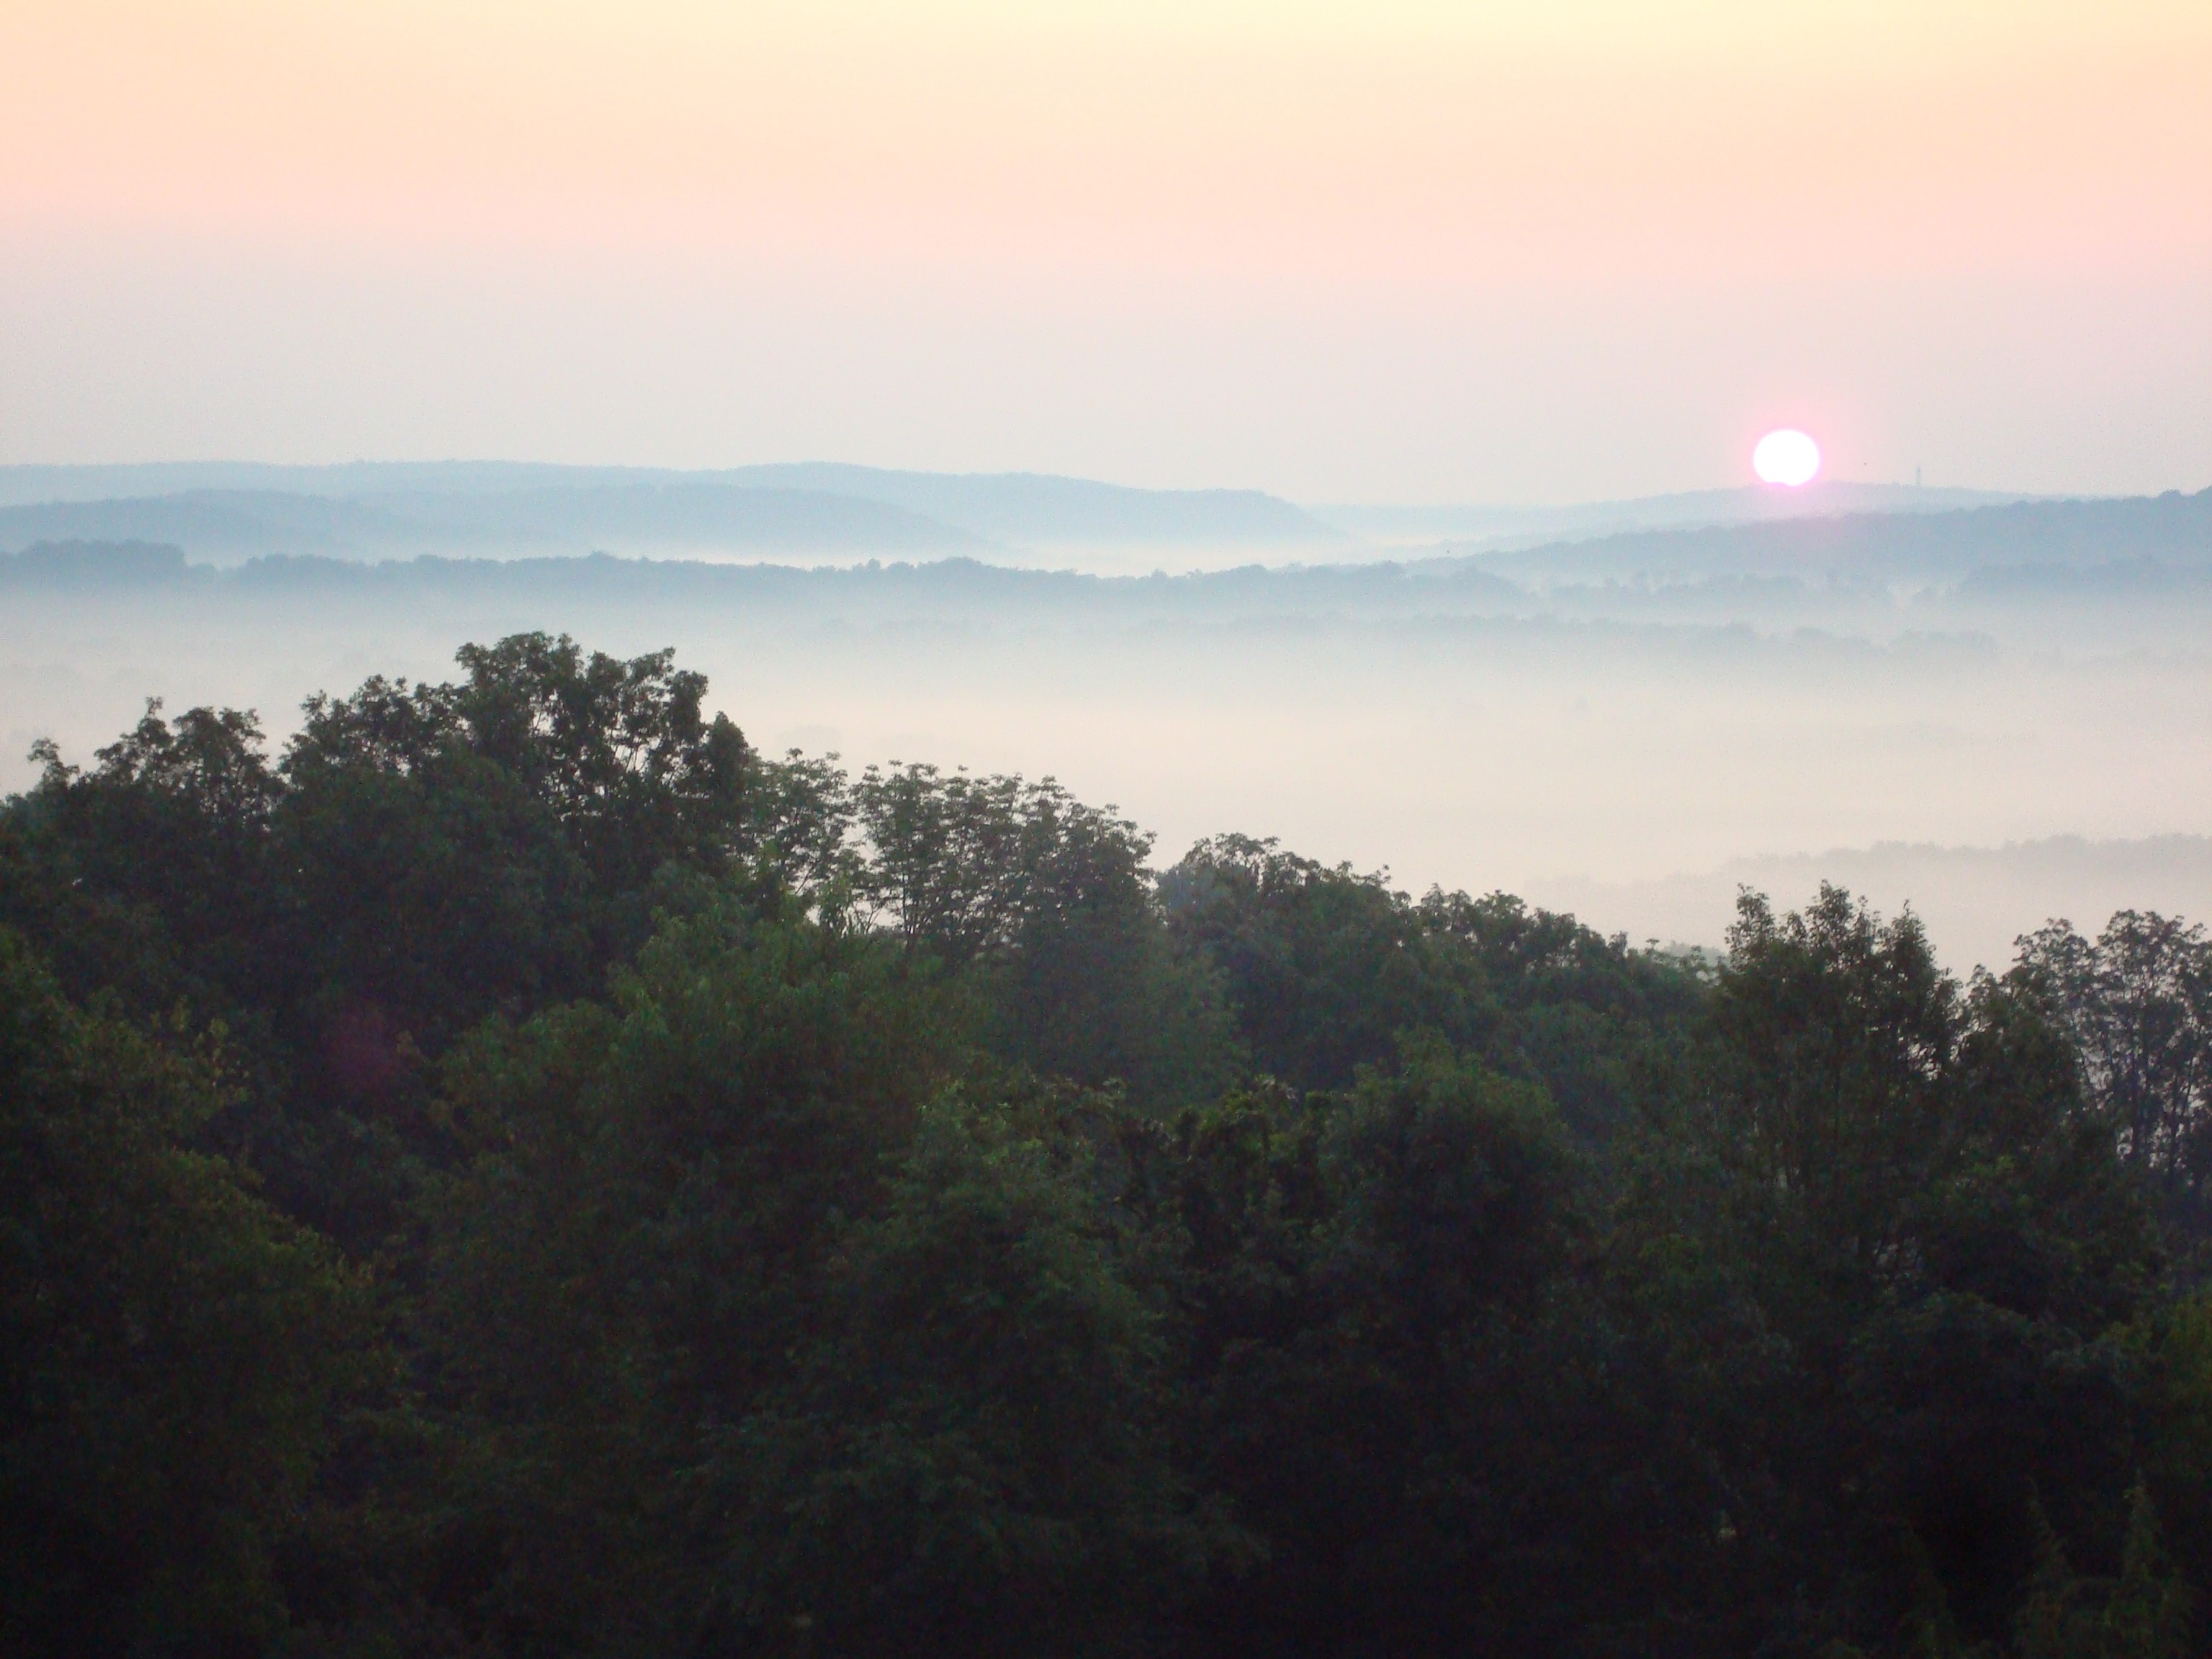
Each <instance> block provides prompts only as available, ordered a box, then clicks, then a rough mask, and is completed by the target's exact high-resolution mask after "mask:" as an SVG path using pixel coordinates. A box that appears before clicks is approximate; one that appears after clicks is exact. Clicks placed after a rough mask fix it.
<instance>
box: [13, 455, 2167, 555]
mask: <svg viewBox="0 0 2212 1659" xmlns="http://www.w3.org/2000/svg"><path fill="white" fill-rule="evenodd" d="M2001 505H2002V506H2009V507H2020V508H2023V509H2035V508H2040V507H2051V508H2067V509H2073V510H2075V518H2076V519H2081V520H2082V522H2085V523H2087V522H2089V521H2090V520H2092V519H2095V518H2096V513H2097V512H2098V510H2099V508H2100V504H2099V503H2095V502H2068V503H2058V502H2034V501H2029V500H2028V499H2027V498H2025V497H2021V496H2019V495H2006V494H2002V493H1999V492H1990V491H1978V490H1967V489H1916V488H1912V487H1911V486H1897V485H1876V484H1855V483H1826V484H1816V485H1814V486H1812V487H1810V488H1808V489H1802V490H1797V491H1782V490H1775V489H1763V488H1747V489H1717V490H1699V491H1692V492H1688V493H1686V494H1681V495H1662V496H1654V497H1650V498H1645V499H1642V500H1635V501H1601V502H1593V503H1586V504H1582V505H1577V506H1567V507H1472V506H1470V507H1449V506H1446V507H1417V506H1392V505H1387V504H1386V505H1372V504H1370V505H1364V506H1363V505H1339V506H1328V507H1300V506H1297V505H1295V504H1293V503H1291V502H1290V501H1285V500H1283V499H1282V498H1280V497H1279V496H1274V495H1267V494H1265V493H1263V492H1261V491H1258V490H1245V489H1132V488H1129V487H1127V486H1123V485H1118V484H1110V483H1099V482H1097V481H1095V480H1091V479H1085V478H1072V477H1056V476H1054V475H1050V474H1043V473H989V474H986V473H967V474H952V473H932V472H913V471H891V470H886V469H883V468H876V467H863V466H849V465H839V464H832V463H827V462H806V463H797V464H791V465H758V466H744V467H733V468H727V469H723V470H720V471H671V470H667V469H655V468H645V467H597V466H556V465H536V464H526V463H516V462H475V461H467V462H462V461H451V462H447V461H439V462H404V463H385V462H354V463H347V464H343V465H330V466H278V465H264V464H258V463H246V462H192V463H176V464H155V465H118V466H14V467H5V468H0V550H8V549H21V548H23V547H27V546H30V545H33V544H37V543H40V542H67V541H88V542H126V541H143V542H153V543H169V544H174V545H176V546H178V547H180V548H182V549H183V550H185V554H186V555H187V556H188V557H190V558H191V559H193V560H194V561H197V562H204V563H217V564H232V563H238V562H243V561H245V560H247V559H252V558H258V557H263V556H270V555H283V554H289V555H308V556H321V557H327V558H340V559H355V560H382V559H392V558H411V557H415V556H419V555H422V554H435V555H439V556H447V557H460V558H521V557H543V556H563V555H575V554H582V553H587V552H594V551H606V552H612V553H615V554H617V555H625V556H650V557H670V556H678V557H699V558H713V559H743V560H763V559H765V560H771V561H775V560H781V561H791V562H803V563H819V562H840V561H844V562H851V561H857V560H864V559H866V558H869V557H891V558H907V559H913V558H930V557H945V556H968V557H973V558H978V559H982V560H984V561H986V562H991V563H997V564H1009V565H1024V564H1026V565H1046V566H1051V567H1055V568H1081V569H1087V570H1091V571H1094V572H1097V573H1101V574H1143V573H1145V572H1146V571H1149V570H1150V569H1152V568H1154V566H1155V565H1165V566H1169V567H1172V568H1179V569H1192V568H1224V567H1225V566H1229V565H1234V564H1238V563H1245V562H1255V563H1269V564H1285V563H1301V564H1305V563H1340V562H1368V561H1373V560H1376V559H1385V558H1389V557H1394V556H1395V557H1403V556H1408V555H1412V554H1416V553H1419V554H1428V555H1431V556H1443V555H1447V554H1469V553H1475V554H1486V555H1502V554H1506V553H1511V552H1526V551H1528V550H1531V549H1534V548H1542V547H1550V546H1553V545H1555V544H1567V543H1574V544H1588V543H1593V542H1596V541H1598V540H1600V539H1601V538H1610V540H1611V543H1612V553H1609V554H1607V555H1603V556H1596V555H1594V556H1593V557H1595V558H1599V559H1600V560H1601V562H1600V563H1596V564H1592V565H1589V569H1590V570H1592V571H1602V573H1603V574H1608V575H1614V574H1620V571H1621V569H1622V568H1624V567H1623V564H1622V559H1624V558H1626V559H1628V560H1630V561H1634V560H1649V559H1650V558H1652V557H1655V556H1658V557H1662V558H1670V557H1676V556H1683V557H1687V558H1688V559H1689V562H1688V564H1686V565H1683V566H1681V567H1680V568H1705V567H1706V566H1707V565H1711V564H1712V563H1713V560H1714V559H1715V558H1716V557H1720V558H1721V559H1722V560H1723V562H1722V564H1721V565H1719V566H1716V567H1715V568H1731V569H1734V568H1744V569H1750V568H1763V567H1761V566H1759V564H1758V562H1757V561H1756V560H1755V559H1754V560H1752V561H1751V562H1746V556H1744V555H1743V554H1741V551H1739V552H1737V553H1735V554H1721V553H1716V552H1715V550H1716V549H1719V548H1722V547H1723V542H1715V543H1712V544H1710V545H1707V544H1694V545H1693V544H1685V543H1667V542H1665V541H1663V540H1658V541H1649V540H1647V541H1646V542H1644V543H1642V544H1636V543H1635V542H1634V538H1638V537H1641V538H1667V537H1669V536H1679V535H1681V534H1684V533H1686V532H1697V531H1713V532H1722V531H1724V530H1726V529H1727V528H1729V527H1730V526H1741V527H1746V528H1753V527H1756V526H1761V525H1771V524H1773V523H1774V522H1775V521H1777V520H1792V521H1794V520H1805V519H1820V520H1844V519H1875V520H1881V521H1884V522H1887V520H1892V519H1899V518H1905V517H1924V518H1927V519H1929V520H1940V521H1942V523H1943V524H1944V525H1945V526H1946V528H1945V529H1944V530H1942V531H1935V532H1928V533H1926V534H1923V535H1922V536H1920V537H1918V538H1913V544H1914V545H1915V546H1916V547H1919V548H1923V549H1924V548H1927V547H1929V546H1931V545H1932V544H1933V543H1934V542H1935V541H1936V540H1940V539H1941V538H1942V537H1943V536H1945V535H1948V534H1949V533H1950V531H1949V526H1954V525H1957V524H1960V523H1961V522H1963V521H1962V520H1960V513H1962V512H1966V511H1969V510H1972V509H1978V508H1984V507H1994V506H2001ZM2084 512H2086V513H2087V514H2088V517H2087V518H2084V517H2083V513H2084ZM1978 522H1986V523H1992V524H1993V523H1995V522H1996V521H1978ZM2005 522H2006V523H2007V524H2011V525H2021V524H2027V523H2028V522H2030V521H2029V520H2027V519H2017V520H2008V521H2005ZM2104 522H2105V521H2104V520H2101V519H2098V520H2096V523H2097V524H2100V525H2101V524H2102V523H2104ZM1841 533H1842V539H1843V541H1849V540H1850V536H1851V534H1853V533H1857V532H1841ZM1877 533H1878V535H1879V536H1881V537H1888V536H1889V532H1877ZM1999 533H2001V534H2002V533H2008V532H2004V531H2002V530H2001V531H2000V532H1999ZM2089 533H2090V535H2091V537H2092V539H2093V538H2095V537H2096V536H2097V535H2100V534H2102V532H2101V530H2098V529H2095V528H2093V529H2092V531H2091V532H2089ZM1861 539H1862V540H1863V539H1864V538H1863V536H1862V537H1861ZM1891 539H1894V538H1891ZM1724 540H1725V538H1723V541H1724ZM1982 540H1984V541H1986V540H1987V538H1986V537H1984V538H1982ZM1754 541H1755V538H1754ZM1839 544H1840V543H1839ZM1725 545H1726V547H1728V548H1735V549H1739V550H1740V549H1741V548H1744V547H1749V546H1751V545H1753V543H1725ZM1759 545H1766V546H1771V548H1772V549H1773V550H1775V551H1774V556H1776V557H1779V558H1781V559H1783V560H1784V561H1785V562H1787V561H1788V560H1790V558H1792V557H1794V556H1795V555H1794V552H1793V551H1792V550H1794V549H1795V548H1796V547H1797V545H1798V543H1797V541H1796V540H1794V539H1793V538H1791V537H1790V536H1788V535H1784V536H1782V537H1781V538H1779V539H1778V540H1775V541H1772V542H1771V543H1769V544H1759ZM1614 555H1619V556H1618V557H1616V556H1614ZM1915 556H1916V557H1917V556H1918V555H1917V554H1916V555H1915ZM2116 556H2131V555H2130V554H2128V553H2126V552H2123V553H2121V554H2118V555H2116ZM1730 557H1733V558H1734V559H1735V562H1734V563H1733V564H1730V563H1728V562H1726V561H1727V559H1728V558H1730ZM1605 560H1610V562H1603V561H1605ZM1770 562H1771V561H1770ZM1950 562H1956V561H1950ZM1966 562H1967V563H1969V564H1972V563H1984V562H1998V563H2007V562H2017V561H2015V560H2013V559H2010V558H2008V557H1998V558H1996V559H1995V560H1994V561H1992V560H1991V559H1990V557H1989V556H1987V550H1986V549H1985V548H1984V549H1982V550H1978V551H1975V552H1974V553H1973V554H1972V556H1971V557H1968V558H1967V559H1966ZM1553 563H1554V564H1556V563H1557V562H1556V561H1554V562H1553ZM1499 568H1529V567H1528V566H1527V565H1526V563H1525V562H1524V563H1522V564H1519V565H1515V566H1512V567H1506V566H1500V567H1499ZM1637 568H1642V567H1641V566H1638V567H1637ZM1663 568H1676V567H1675V566H1674V565H1672V564H1668V565H1665V566H1664V567H1663Z"/></svg>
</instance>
